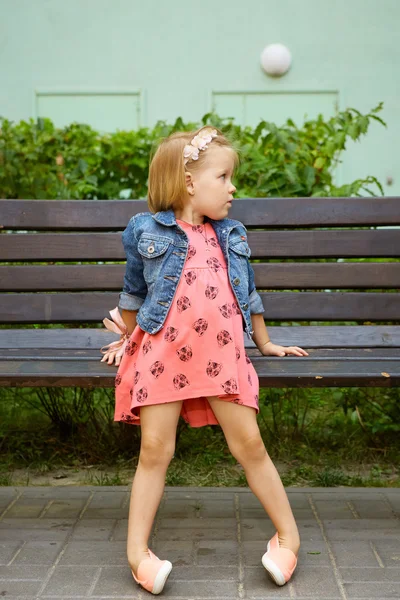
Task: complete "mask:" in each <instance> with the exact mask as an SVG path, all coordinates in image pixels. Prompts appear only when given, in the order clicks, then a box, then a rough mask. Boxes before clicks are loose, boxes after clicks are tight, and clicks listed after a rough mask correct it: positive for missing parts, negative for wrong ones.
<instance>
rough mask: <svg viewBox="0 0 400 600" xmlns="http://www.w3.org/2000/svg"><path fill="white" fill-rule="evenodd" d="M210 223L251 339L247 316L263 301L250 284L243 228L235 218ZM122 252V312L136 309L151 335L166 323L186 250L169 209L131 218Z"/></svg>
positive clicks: (139, 321)
mask: <svg viewBox="0 0 400 600" xmlns="http://www.w3.org/2000/svg"><path fill="white" fill-rule="evenodd" d="M204 220H205V221H208V222H209V223H211V225H212V227H213V229H214V231H215V234H216V236H217V239H218V242H219V245H220V247H221V250H222V252H223V254H224V256H225V260H226V264H227V268H228V276H229V281H230V284H231V287H232V290H233V294H234V296H235V297H236V300H237V303H238V305H239V307H240V310H241V313H242V316H243V329H244V330H245V331H246V333H247V335H248V337H249V338H250V339H252V338H251V336H252V334H253V333H254V331H253V330H252V323H251V317H250V315H251V314H262V313H264V306H263V303H262V300H261V297H260V296H259V294H258V293H257V291H256V288H255V284H254V271H253V268H252V266H251V264H250V262H249V257H250V255H251V250H250V247H249V245H248V242H247V234H246V232H247V229H246V227H245V226H244V225H243V224H242V223H241V222H240V221H236V220H235V219H228V218H226V219H221V220H214V219H210V218H208V217H206V216H205V217H204ZM122 242H123V245H124V249H125V254H126V271H125V277H124V286H123V291H122V292H121V293H120V294H119V304H118V306H119V307H120V308H123V309H126V310H135V311H136V310H137V311H138V313H137V316H136V323H137V324H138V325H139V327H140V328H141V329H143V330H144V331H147V332H148V333H150V334H154V333H157V332H158V331H159V330H160V329H161V328H162V327H163V324H164V321H165V319H166V317H167V314H168V312H169V309H170V307H171V304H172V301H173V298H174V296H175V292H176V289H177V285H178V282H179V280H180V277H181V275H182V272H183V268H184V265H185V260H186V256H187V252H188V246H189V238H188V236H187V235H186V233H185V231H184V230H183V229H182V228H181V227H180V226H179V224H178V223H177V222H176V218H175V214H174V211H173V210H172V209H169V210H166V211H159V212H157V213H155V214H152V213H150V212H142V213H138V214H136V215H134V216H133V217H132V218H131V219H130V221H129V223H128V225H127V227H126V229H125V230H124V231H123V234H122Z"/></svg>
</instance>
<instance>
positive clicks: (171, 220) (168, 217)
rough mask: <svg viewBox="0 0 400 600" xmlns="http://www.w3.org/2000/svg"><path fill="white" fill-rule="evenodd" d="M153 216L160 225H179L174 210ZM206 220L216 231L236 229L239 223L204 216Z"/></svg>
mask: <svg viewBox="0 0 400 600" xmlns="http://www.w3.org/2000/svg"><path fill="white" fill-rule="evenodd" d="M151 216H152V217H153V219H155V220H156V221H157V222H158V223H161V224H162V225H167V226H171V225H177V222H176V218H175V213H174V211H173V210H172V208H170V209H169V210H160V211H158V212H156V213H155V214H154V215H151ZM204 220H205V221H208V222H209V223H211V225H212V226H213V227H214V229H223V228H225V227H234V226H235V225H238V221H236V220H235V219H228V218H225V219H220V220H215V219H210V218H209V217H207V216H204Z"/></svg>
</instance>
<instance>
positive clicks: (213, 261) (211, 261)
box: [207, 256, 222, 273]
mask: <svg viewBox="0 0 400 600" xmlns="http://www.w3.org/2000/svg"><path fill="white" fill-rule="evenodd" d="M207 264H208V266H209V267H210V269H211V270H212V271H214V273H216V272H217V271H219V270H220V269H221V268H222V265H221V263H220V262H219V260H218V258H215V256H212V257H211V258H207Z"/></svg>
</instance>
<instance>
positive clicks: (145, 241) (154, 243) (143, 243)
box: [138, 233, 171, 258]
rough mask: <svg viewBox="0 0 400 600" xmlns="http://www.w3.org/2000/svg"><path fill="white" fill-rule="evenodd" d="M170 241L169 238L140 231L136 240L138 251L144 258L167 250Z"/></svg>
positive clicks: (159, 254) (155, 255)
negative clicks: (140, 233)
mask: <svg viewBox="0 0 400 600" xmlns="http://www.w3.org/2000/svg"><path fill="white" fill-rule="evenodd" d="M170 243H171V240H170V239H169V238H166V237H163V236H158V235H153V236H152V235H151V234H148V233H142V235H141V236H140V238H139V241H138V251H139V252H140V254H141V255H142V256H144V257H145V258H157V257H158V256H161V255H162V254H164V253H165V252H166V251H167V249H168V246H169V245H170Z"/></svg>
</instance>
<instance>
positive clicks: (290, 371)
mask: <svg viewBox="0 0 400 600" xmlns="http://www.w3.org/2000/svg"><path fill="white" fill-rule="evenodd" d="M251 360H252V363H253V364H254V367H255V369H256V371H257V374H258V377H259V381H260V385H261V386H266V387H337V386H349V387H358V386H374V387H375V386H376V387H391V386H399V385H400V360H399V359H398V358H397V359H391V358H386V359H385V360H379V361H377V360H375V359H374V358H367V359H358V360H352V359H351V358H349V359H348V360H335V358H331V359H320V358H318V357H316V358H313V357H311V356H310V357H290V356H287V357H284V358H279V357H268V360H265V357H262V356H252V357H251ZM116 371H117V367H115V365H114V366H113V367H111V366H110V365H106V364H103V363H100V362H98V361H96V362H95V361H93V360H90V359H89V360H88V359H82V360H79V361H74V360H59V361H53V360H41V359H38V360H17V359H15V360H8V361H0V386H11V387H22V386H24V387H31V386H34V387H35V386H58V387H60V386H65V387H71V386H80V387H109V388H112V387H114V384H115V374H116ZM386 374H388V375H389V376H387V375H386Z"/></svg>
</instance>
